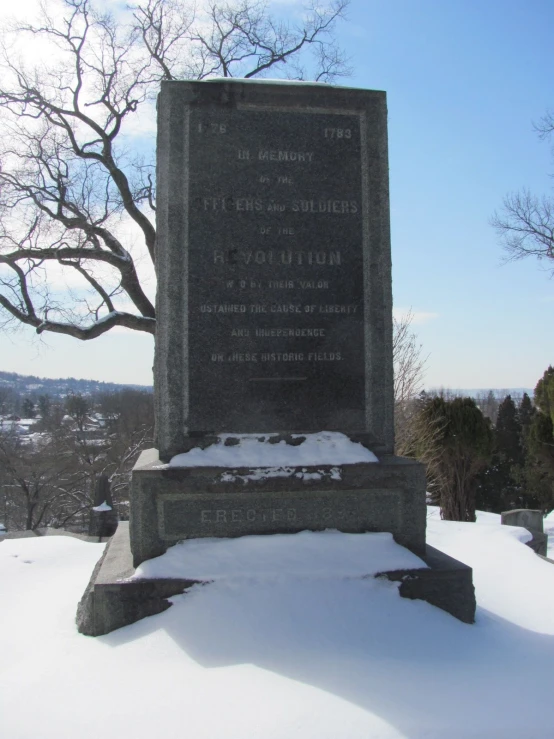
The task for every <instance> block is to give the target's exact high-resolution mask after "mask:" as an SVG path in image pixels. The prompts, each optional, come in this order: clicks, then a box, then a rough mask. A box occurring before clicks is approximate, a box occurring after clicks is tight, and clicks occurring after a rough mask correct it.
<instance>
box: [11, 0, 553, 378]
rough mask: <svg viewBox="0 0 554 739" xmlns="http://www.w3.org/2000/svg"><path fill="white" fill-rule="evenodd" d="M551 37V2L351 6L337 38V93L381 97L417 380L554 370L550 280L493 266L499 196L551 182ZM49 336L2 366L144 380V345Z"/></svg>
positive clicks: (400, 285) (386, 0) (17, 344)
mask: <svg viewBox="0 0 554 739" xmlns="http://www.w3.org/2000/svg"><path fill="white" fill-rule="evenodd" d="M284 7H286V6H284ZM289 7H290V8H291V12H292V9H293V8H294V5H292V4H290V5H289ZM553 30H554V3H552V2H551V0H548V1H547V0H544V1H543V0H528V1H527V2H525V3H523V2H522V1H519V2H516V1H515V0H479V1H478V0H353V1H352V5H351V9H350V12H349V21H348V23H346V24H344V25H342V27H341V28H340V30H339V37H340V40H341V43H342V44H343V46H344V47H345V48H347V50H348V53H349V54H350V55H351V58H352V67H353V70H354V73H353V76H352V77H351V78H350V79H347V80H344V82H343V84H346V85H348V86H354V87H365V88H373V89H380V90H386V91H387V95H388V105H389V152H390V182H391V225H392V254H393V295H394V303H395V308H396V309H397V310H399V311H402V310H407V309H409V308H411V309H412V310H413V312H414V314H415V318H416V320H415V322H414V326H413V328H414V331H415V332H416V333H417V336H418V339H419V341H420V343H421V344H422V346H423V353H424V354H425V355H429V358H428V362H427V372H426V380H425V384H426V386H427V387H437V386H445V387H454V388H456V387H457V388H462V387H463V388H486V387H497V388H507V387H534V385H535V384H536V382H537V380H538V379H539V377H540V376H541V375H542V373H543V371H544V370H545V369H546V367H547V366H548V364H550V363H554V345H553V340H552V325H553V318H554V282H553V281H552V279H551V278H550V277H549V273H548V272H547V271H544V269H542V268H541V265H540V264H539V263H537V262H534V261H530V260H527V261H521V262H516V263H510V264H506V265H502V260H503V255H502V251H501V249H500V246H499V245H498V242H497V239H496V235H495V233H494V230H493V229H492V228H491V226H490V223H489V221H490V217H491V215H492V213H493V212H494V210H495V209H497V208H499V207H500V206H501V203H502V198H503V196H504V195H505V194H506V193H508V192H511V191H515V190H518V189H520V188H522V187H524V186H525V187H528V188H530V189H531V190H533V191H536V192H537V193H542V192H547V191H548V190H549V189H550V188H551V187H552V181H551V179H550V178H549V176H548V172H549V171H552V172H554V162H552V160H551V156H550V146H549V144H548V143H544V142H540V141H539V139H538V138H537V136H536V134H535V133H534V131H533V128H532V122H533V120H538V119H539V118H540V117H541V115H542V114H543V113H544V112H545V111H546V110H547V109H548V108H549V107H551V108H554V89H553V84H552V69H553V63H554V53H553V46H554V45H553V43H552V32H553ZM553 143H554V142H553ZM45 342H46V343H44V341H43V342H39V343H37V341H36V340H34V341H33V332H32V331H27V330H23V331H21V332H18V333H17V334H14V335H11V336H6V335H0V356H1V360H0V368H1V369H4V370H11V371H17V372H20V373H23V374H36V375H43V376H51V377H52V376H68V375H72V376H75V377H95V378H97V379H101V380H106V381H116V382H130V383H144V384H149V383H151V365H152V352H153V341H152V338H151V337H150V336H145V335H137V334H133V333H125V334H124V333H117V334H114V335H111V336H110V335H108V336H105V337H102V338H101V339H96V340H94V341H93V342H87V343H81V342H78V341H76V340H74V339H69V338H65V337H57V336H55V337H48V338H46V339H45Z"/></svg>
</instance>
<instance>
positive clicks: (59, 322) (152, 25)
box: [0, 0, 349, 340]
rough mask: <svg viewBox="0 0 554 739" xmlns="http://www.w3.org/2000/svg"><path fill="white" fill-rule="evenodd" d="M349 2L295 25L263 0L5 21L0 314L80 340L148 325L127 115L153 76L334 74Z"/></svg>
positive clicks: (50, 11)
mask: <svg viewBox="0 0 554 739" xmlns="http://www.w3.org/2000/svg"><path fill="white" fill-rule="evenodd" d="M348 2H349V0H328V1H327V2H324V3H320V2H317V0H313V1H312V3H311V4H310V5H308V6H303V7H302V12H301V14H299V16H298V17H299V18H300V20H299V22H298V23H297V24H294V23H292V22H285V21H283V20H279V18H277V17H275V16H273V15H272V14H271V12H270V9H269V3H267V2H265V1H264V0H260V1H258V0H238V1H237V2H228V1H226V0H223V1H222V2H219V1H217V2H216V1H214V2H211V3H209V4H208V6H207V9H205V10H204V11H202V12H200V11H198V12H196V11H195V9H194V7H193V6H189V5H188V4H186V3H184V2H181V0H145V1H144V2H141V3H138V4H137V5H135V6H133V7H131V8H130V9H128V10H127V11H120V14H119V15H118V17H117V18H116V17H114V16H112V15H110V14H108V13H104V12H101V11H100V10H98V8H96V7H95V6H94V5H93V2H92V0H60V3H59V7H60V8H61V12H58V10H59V7H58V5H57V4H55V3H51V2H49V3H48V4H46V3H44V5H43V7H42V16H41V18H40V20H39V21H38V22H37V23H36V24H19V25H16V26H14V28H13V29H12V31H11V36H9V37H7V38H6V39H4V42H3V64H2V68H1V70H0V74H1V80H2V81H1V83H0V124H1V125H2V127H3V136H2V140H1V143H0V311H1V318H2V321H3V322H4V324H5V323H7V322H8V321H13V320H15V321H16V322H17V321H19V322H21V323H24V324H27V325H30V326H33V327H34V328H35V329H36V331H37V332H38V333H42V332H44V331H49V332H55V333H61V334H67V335H70V336H74V337H76V338H78V339H84V340H86V339H92V338H95V337H97V336H99V335H100V334H103V333H105V332H106V331H109V330H110V329H112V328H113V327H114V326H123V327H126V328H130V329H135V330H138V331H143V332H146V333H150V334H153V333H154V328H155V309H154V305H153V303H152V299H151V295H149V294H148V291H147V290H146V289H145V286H144V284H143V283H142V282H141V276H140V270H141V263H142V262H144V261H145V260H146V262H147V264H148V263H149V264H150V265H152V264H153V262H154V259H155V243H156V233H155V228H154V225H153V215H154V211H155V189H154V178H153V175H154V164H153V146H152V144H151V143H149V144H148V145H147V146H143V147H142V154H139V153H136V154H133V153H132V152H130V151H129V145H130V138H129V136H128V132H129V130H130V126H131V125H132V124H133V121H135V122H136V121H137V120H140V119H137V116H138V113H139V111H141V110H146V111H148V110H150V111H151V109H152V101H153V98H154V95H155V93H156V91H157V88H158V86H159V82H160V81H161V80H175V79H182V78H187V79H206V78H208V77H213V76H218V75H220V76H222V77H232V76H240V77H245V78H249V77H253V76H264V75H266V74H268V73H269V72H271V73H272V74H273V75H280V76H285V77H289V78H295V79H304V78H305V77H311V78H314V79H318V80H321V81H330V80H332V79H335V78H336V77H338V76H340V75H342V74H345V73H346V72H347V69H346V66H345V61H344V57H343V56H342V54H341V53H340V51H339V50H338V49H337V47H336V44H335V42H334V36H333V32H334V28H335V25H336V22H337V21H338V20H340V19H342V18H344V16H345V12H346V9H347V5H348ZM191 8H192V9H191ZM21 38H24V39H25V41H26V42H28V41H31V42H33V41H35V40H36V41H37V43H41V44H46V50H45V51H43V53H42V54H41V61H40V63H39V64H37V66H36V67H34V68H33V67H29V66H28V65H27V64H25V63H24V62H23V61H22V60H21V59H19V58H18V55H17V46H16V45H15V46H14V44H16V42H17V39H21ZM14 39H15V41H14ZM48 50H49V51H48ZM150 269H151V267H150Z"/></svg>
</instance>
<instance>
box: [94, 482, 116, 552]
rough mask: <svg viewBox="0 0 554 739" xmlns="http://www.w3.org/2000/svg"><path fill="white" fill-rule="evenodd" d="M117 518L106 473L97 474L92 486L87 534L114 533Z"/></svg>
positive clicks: (106, 535) (100, 535)
mask: <svg viewBox="0 0 554 739" xmlns="http://www.w3.org/2000/svg"><path fill="white" fill-rule="evenodd" d="M117 524H118V518H117V512H116V511H115V510H114V504H113V501H112V491H111V486H110V480H109V478H108V476H107V475H98V477H97V478H96V484H95V486H94V501H93V506H92V510H91V512H90V519H89V529H88V533H89V536H97V537H98V539H99V540H100V539H102V537H109V536H113V535H114V534H115V531H116V529H117Z"/></svg>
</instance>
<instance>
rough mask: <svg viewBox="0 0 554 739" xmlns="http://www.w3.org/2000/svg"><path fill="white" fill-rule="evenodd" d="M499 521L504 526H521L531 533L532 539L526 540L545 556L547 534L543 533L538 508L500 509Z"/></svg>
mask: <svg viewBox="0 0 554 739" xmlns="http://www.w3.org/2000/svg"><path fill="white" fill-rule="evenodd" d="M500 522H501V523H502V524H504V525H505V526H521V527H522V528H524V529H527V530H528V531H529V532H530V533H531V534H532V537H533V538H532V539H531V540H530V541H526V542H525V543H526V544H527V546H528V547H530V548H531V549H532V550H533V551H534V552H536V553H537V554H540V555H541V557H546V554H547V550H548V534H545V533H544V527H543V516H542V511H540V510H534V509H533V510H531V509H528V508H514V509H513V510H511V511H502V513H501V515H500Z"/></svg>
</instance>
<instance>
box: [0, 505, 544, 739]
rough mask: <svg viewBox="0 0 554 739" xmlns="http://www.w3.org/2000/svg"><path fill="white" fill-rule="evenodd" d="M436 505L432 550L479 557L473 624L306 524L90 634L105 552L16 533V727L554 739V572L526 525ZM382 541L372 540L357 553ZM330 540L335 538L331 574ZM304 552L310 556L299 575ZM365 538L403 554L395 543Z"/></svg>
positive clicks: (12, 652) (202, 734)
mask: <svg viewBox="0 0 554 739" xmlns="http://www.w3.org/2000/svg"><path fill="white" fill-rule="evenodd" d="M430 514H431V515H430V517H429V520H428V524H429V532H428V539H429V542H430V543H431V544H433V545H435V546H439V547H440V548H442V549H443V550H444V551H446V552H448V553H449V554H452V555H453V556H455V557H458V558H459V559H462V560H463V561H466V562H467V563H468V564H471V565H472V566H473V567H474V573H475V584H476V589H477V599H478V603H479V608H478V613H477V622H476V624H474V625H473V626H468V625H466V624H462V623H460V622H458V621H456V620H455V619H454V618H452V617H451V616H449V615H448V614H446V613H444V612H442V611H440V610H438V609H435V608H433V607H432V606H430V605H428V604H427V603H423V602H419V601H408V600H404V599H401V598H400V597H399V595H398V592H397V586H396V584H393V583H389V582H383V581H375V580H373V579H365V580H361V579H357V578H355V577H347V576H346V575H345V569H344V565H345V564H347V563H348V557H351V556H352V551H351V550H350V549H349V547H348V543H347V542H348V540H347V539H345V540H344V541H341V535H339V534H329V533H328V532H323V533H321V534H311V535H309V536H310V538H311V537H315V541H314V543H313V546H312V544H310V546H312V549H313V551H312V552H311V554H310V552H309V551H307V549H306V546H305V544H306V541H307V538H306V535H305V534H300V535H297V536H296V537H294V536H291V537H288V539H289V541H288V545H287V549H288V552H289V554H288V555H287V556H288V560H287V558H286V557H285V555H284V553H283V552H282V551H281V552H279V547H276V546H275V544H274V542H273V538H271V539H270V538H269V537H268V539H267V541H268V544H271V547H273V548H274V551H272V552H271V551H270V552H266V553H265V555H264V556H265V559H264V563H265V564H264V568H265V569H264V568H259V569H258V572H257V574H256V576H255V577H250V576H244V577H236V578H226V577H223V578H222V579H221V580H217V581H216V582H214V583H213V584H211V585H206V586H197V587H195V588H193V590H192V591H191V592H190V593H188V594H185V595H183V596H178V597H176V598H175V599H174V603H175V605H174V606H173V608H171V609H169V610H168V611H167V612H165V613H163V614H160V615H158V616H154V617H152V618H149V619H145V620H143V621H141V622H139V623H137V624H133V625H132V626H129V627H126V628H125V629H121V630H119V631H118V632H114V633H113V634H109V635H107V636H105V637H100V638H96V639H93V638H90V637H84V636H81V635H79V634H77V632H76V630H75V627H74V615H75V608H76V604H77V601H78V599H79V598H80V596H81V594H82V591H83V589H84V587H85V585H86V583H87V580H88V578H89V576H90V572H91V570H92V568H93V566H94V563H95V561H96V560H97V559H98V557H99V556H100V554H101V551H102V547H103V545H99V544H89V543H85V542H82V541H79V540H76V539H72V538H68V537H59V538H58V537H45V538H40V539H19V540H6V541H3V542H1V543H0V626H1V627H0V725H1V727H2V736H3V737H6V739H31V737H32V738H33V739H35V738H38V739H54V737H55V738H56V739H66V738H67V739H73V737H78V738H79V739H92V738H93V737H94V739H97V737H99V736H101V737H103V738H105V739H116V737H117V739H121V737H123V738H126V737H133V739H151V737H153V736H163V737H164V739H177V738H179V739H182V738H186V739H220V738H221V739H277V738H279V739H295V738H297V737H298V738H300V737H302V739H362V738H363V739H373V738H375V739H377V737H379V739H392V738H393V737H394V738H395V739H399V738H400V737H403V738H405V739H408V738H409V739H424V738H425V739H466V738H467V739H469V738H471V739H478V738H479V739H480V738H481V737H483V739H485V738H486V739H547V738H551V737H554V720H553V718H552V712H551V710H550V705H551V696H552V694H553V688H554V670H553V665H554V565H551V564H549V563H547V562H544V561H543V560H541V559H539V558H538V557H537V556H536V555H534V554H533V553H532V552H531V550H530V549H529V548H528V547H525V546H524V544H523V543H522V541H521V539H522V538H525V534H524V532H523V530H522V529H516V528H513V527H500V526H499V525H498V523H497V522H496V520H495V519H494V518H491V517H490V516H485V517H482V518H481V520H480V522H478V523H477V524H452V523H447V522H442V521H440V519H439V518H438V517H437V516H436V515H435V514H434V511H433V510H432V509H431V510H430ZM325 537H327V539H325ZM372 537H374V535H371V534H365V535H361V536H360V540H361V541H362V549H361V550H360V551H362V550H363V551H366V550H364V549H363V548H364V547H365V546H366V544H365V543H364V542H363V539H364V538H369V539H371V538H372ZM253 538H254V537H253ZM303 538H304V541H303ZM318 538H319V539H322V540H323V541H328V542H331V541H333V544H334V545H335V540H336V546H337V549H336V551H335V557H336V558H337V561H336V562H334V564H333V567H332V568H331V567H330V566H329V561H324V560H322V558H321V550H320V549H319V544H318V543H317V540H318ZM355 541H356V542H357V543H356V545H355V546H360V545H359V543H358V539H355ZM379 541H380V542H381V543H382V547H381V546H380V544H379ZM298 542H299V544H298ZM223 546H226V545H223ZM297 546H300V548H301V550H302V551H303V556H304V558H307V559H308V561H306V562H305V567H303V568H302V571H301V572H298V571H295V572H291V571H290V564H291V562H292V560H293V559H294V558H293V557H292V556H291V553H293V551H294V549H295V547H297ZM367 546H368V547H369V548H372V547H373V551H374V555H373V556H375V557H377V556H380V557H385V558H387V557H390V556H395V555H394V554H393V550H394V547H393V546H391V540H390V537H387V536H386V535H384V536H383V535H377V538H376V539H375V540H374V541H372V542H371V543H370V542H369V541H368V543H367ZM271 547H269V548H271ZM367 552H369V549H368V550H367V551H366V554H364V555H363V556H369V555H368V554H367ZM258 556H259V557H260V558H261V554H260V553H258ZM318 558H319V559H318ZM343 558H346V560H345V559H343ZM216 561H217V562H219V566H220V565H221V560H216ZM268 563H271V568H269V567H268ZM277 573H278V575H279V576H276V574H277ZM246 574H248V573H246ZM250 574H251V573H250ZM354 574H357V573H354Z"/></svg>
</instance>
